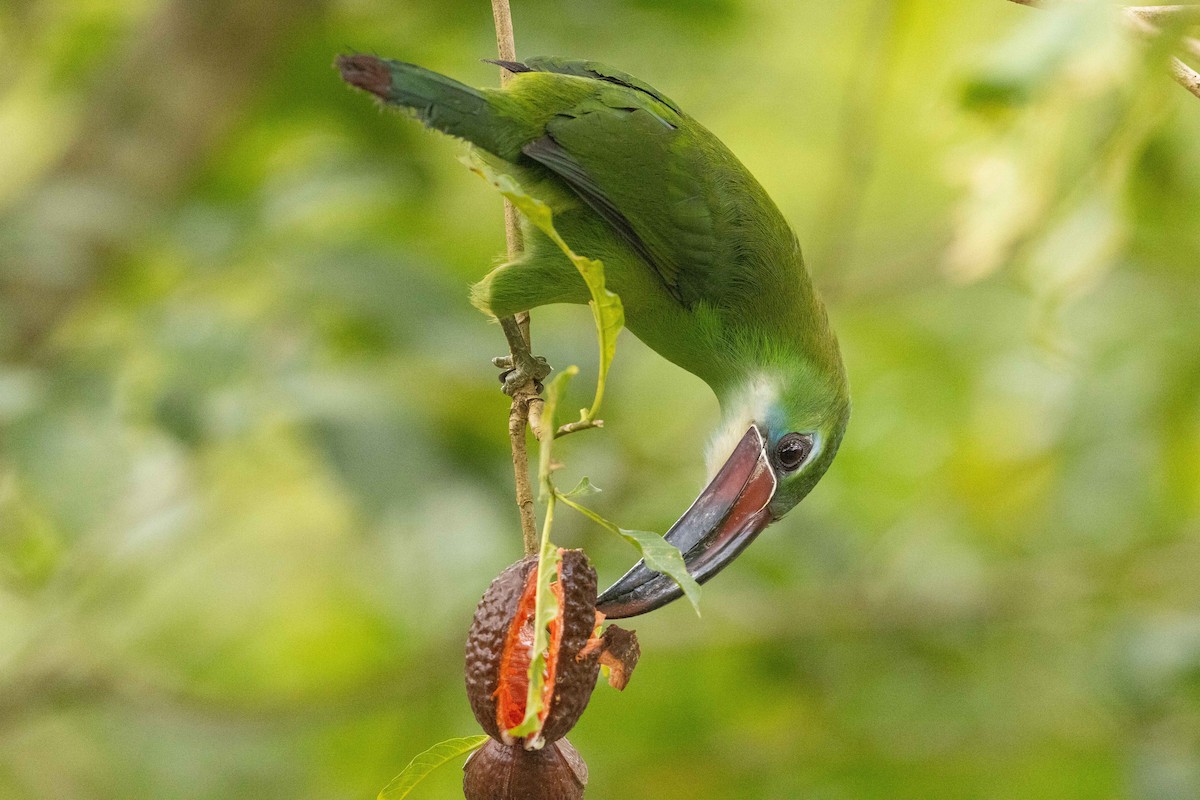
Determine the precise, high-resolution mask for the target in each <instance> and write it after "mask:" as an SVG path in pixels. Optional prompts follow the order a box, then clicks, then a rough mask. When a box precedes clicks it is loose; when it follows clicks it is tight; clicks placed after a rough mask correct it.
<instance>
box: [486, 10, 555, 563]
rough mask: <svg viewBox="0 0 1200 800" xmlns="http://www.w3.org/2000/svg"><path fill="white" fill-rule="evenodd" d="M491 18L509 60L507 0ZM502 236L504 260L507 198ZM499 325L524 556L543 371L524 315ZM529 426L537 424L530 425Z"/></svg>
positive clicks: (514, 239)
mask: <svg viewBox="0 0 1200 800" xmlns="http://www.w3.org/2000/svg"><path fill="white" fill-rule="evenodd" d="M492 19H493V21H494V22H495V25H496V52H497V53H498V54H499V56H500V60H502V61H515V60H516V58H517V48H516V43H515V40H514V38H513V25H512V11H511V10H510V9H509V6H508V0H492ZM510 77H511V76H510V75H509V73H508V71H507V70H504V69H501V70H500V85H501V86H504V85H505V84H507V83H508V80H509V78H510ZM504 239H505V242H506V244H507V246H508V258H509V260H510V261H512V260H514V259H516V258H517V257H518V256H520V254H521V221H520V218H519V217H518V216H517V209H516V208H515V207H514V206H513V204H512V203H510V202H508V201H507V200H505V201H504ZM500 328H501V329H502V330H503V331H504V338H505V339H507V340H508V350H509V353H510V354H511V358H512V364H511V366H512V368H513V374H514V376H515V378H516V380H514V381H513V382H512V383H511V384H510V383H507V382H506V385H505V392H507V393H508V394H509V395H511V397H512V405H511V406H510V407H509V410H508V442H509V445H510V446H511V448H512V462H513V480H514V483H515V488H516V496H517V509H518V510H519V511H520V514H521V538H522V540H523V542H524V546H525V555H533V554H534V553H536V552H537V551H538V531H537V519H536V518H535V516H534V513H533V508H534V507H533V486H532V485H531V484H530V481H529V453H528V451H527V450H526V447H525V431H526V429H527V428H528V426H529V418H530V415H531V413H536V416H537V417H538V418H539V419H540V417H541V413H540V412H541V403H542V399H541V397H539V395H540V393H541V384H540V383H539V381H540V380H541V378H543V377H545V374H544V373H541V374H539V373H540V372H541V369H540V366H539V364H538V362H537V361H536V360H535V359H534V358H533V356H532V355H531V354H530V351H529V346H530V343H531V339H530V333H529V314H528V313H524V314H521V315H519V316H518V317H505V318H503V319H501V320H500ZM535 409H536V411H535ZM534 430H535V431H536V430H538V428H537V427H535V428H534Z"/></svg>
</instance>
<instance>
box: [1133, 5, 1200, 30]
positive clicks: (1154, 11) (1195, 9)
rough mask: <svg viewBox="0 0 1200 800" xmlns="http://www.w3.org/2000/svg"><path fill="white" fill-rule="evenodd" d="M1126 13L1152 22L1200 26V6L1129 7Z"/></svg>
mask: <svg viewBox="0 0 1200 800" xmlns="http://www.w3.org/2000/svg"><path fill="white" fill-rule="evenodd" d="M1125 11H1126V13H1130V14H1136V15H1137V16H1139V17H1141V18H1142V19H1145V20H1150V21H1151V22H1167V23H1170V24H1175V25H1200V4H1196V5H1186V6H1128V7H1127V8H1126V9H1125Z"/></svg>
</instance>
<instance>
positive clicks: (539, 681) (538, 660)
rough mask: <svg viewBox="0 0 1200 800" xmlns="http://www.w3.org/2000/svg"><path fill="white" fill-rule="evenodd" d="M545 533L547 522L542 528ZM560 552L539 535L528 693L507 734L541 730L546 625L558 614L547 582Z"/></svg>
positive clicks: (547, 641) (555, 569)
mask: <svg viewBox="0 0 1200 800" xmlns="http://www.w3.org/2000/svg"><path fill="white" fill-rule="evenodd" d="M543 530H544V531H545V532H546V533H548V532H549V525H547V526H546V527H545V528H544V529H543ZM561 560H562V553H561V552H560V551H559V549H558V547H556V546H555V545H554V543H552V542H551V541H550V540H549V538H548V536H546V535H545V534H543V536H542V548H541V552H539V553H538V564H537V589H536V590H535V592H536V594H535V595H534V612H533V657H532V658H531V659H529V693H528V694H527V695H526V696H525V718H524V719H522V720H521V722H520V723H519V724H518V725H516V726H515V727H512V728H509V729H508V733H509V735H510V736H529V735H530V734H537V733H540V732H541V729H542V720H541V719H540V718H539V716H540V714H541V712H542V708H543V707H544V705H545V704H544V703H543V694H544V692H545V688H546V651H547V650H549V649H550V635H549V633H548V631H547V630H546V628H547V626H549V625H550V623H551V622H553V621H554V619H555V618H556V617H558V598H556V597H555V596H554V592H553V591H552V590H551V589H550V584H551V583H552V582H553V580H554V578H555V577H557V575H558V565H559V562H560V561H561Z"/></svg>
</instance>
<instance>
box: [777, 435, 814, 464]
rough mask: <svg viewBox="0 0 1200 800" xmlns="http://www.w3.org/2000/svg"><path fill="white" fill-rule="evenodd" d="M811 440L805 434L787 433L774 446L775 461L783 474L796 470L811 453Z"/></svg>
mask: <svg viewBox="0 0 1200 800" xmlns="http://www.w3.org/2000/svg"><path fill="white" fill-rule="evenodd" d="M812 448H813V440H812V437H811V436H809V435H808V434H806V433H789V434H787V435H786V436H784V437H783V438H782V439H780V440H779V444H777V445H775V459H776V461H778V462H779V467H780V468H781V469H782V470H783V471H784V472H791V471H792V470H795V469H798V468H799V467H800V465H801V464H803V463H804V462H805V460H806V459H807V458H808V454H809V453H811V452H812Z"/></svg>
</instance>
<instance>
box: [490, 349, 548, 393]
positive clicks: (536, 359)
mask: <svg viewBox="0 0 1200 800" xmlns="http://www.w3.org/2000/svg"><path fill="white" fill-rule="evenodd" d="M492 364H494V365H495V366H496V367H498V368H499V369H500V370H501V372H500V383H501V384H502V385H503V388H502V389H501V391H503V392H504V393H505V394H506V395H508V396H509V397H512V396H513V395H514V394H516V393H517V391H519V390H520V389H521V387H522V386H525V385H526V384H527V383H532V384H533V388H534V391H535V392H537V393H538V394H541V393H542V389H543V388H544V387H543V386H542V379H543V378H545V377H546V376H547V375H549V374H550V372H551V369H552V368H551V366H550V364H549V363H548V362H547V361H546V359H545V358H543V357H542V356H532V355H530V356H524V354H518V356H517V358H516V359H515V361H514V359H513V357H512V356H496V357H495V358H493V359H492Z"/></svg>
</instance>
